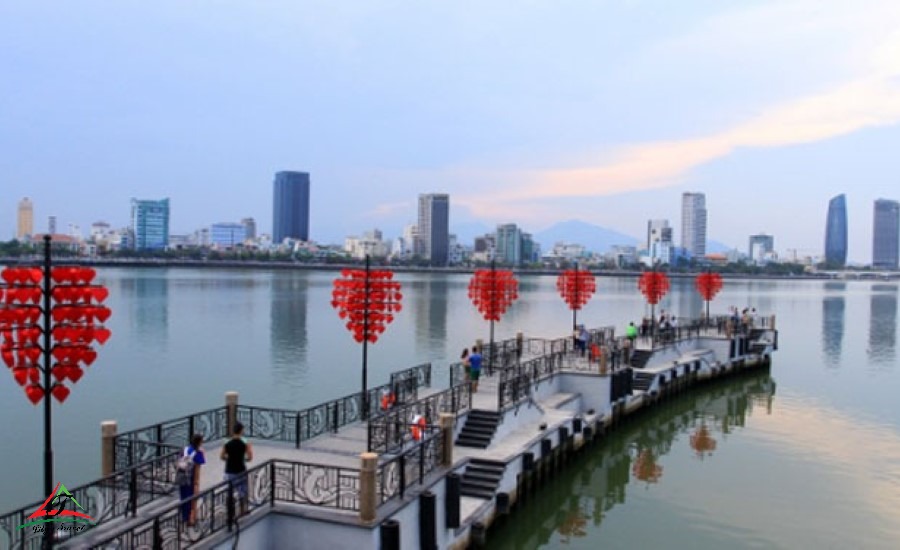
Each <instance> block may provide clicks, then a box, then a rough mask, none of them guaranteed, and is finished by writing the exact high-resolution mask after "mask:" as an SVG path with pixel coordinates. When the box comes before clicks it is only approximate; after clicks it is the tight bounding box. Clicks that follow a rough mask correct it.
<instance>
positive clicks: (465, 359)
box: [459, 346, 483, 392]
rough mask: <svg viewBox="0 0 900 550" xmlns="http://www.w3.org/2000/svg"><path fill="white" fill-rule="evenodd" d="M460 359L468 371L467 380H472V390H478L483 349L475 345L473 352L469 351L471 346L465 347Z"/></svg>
mask: <svg viewBox="0 0 900 550" xmlns="http://www.w3.org/2000/svg"><path fill="white" fill-rule="evenodd" d="M459 360H460V361H462V364H463V369H464V370H465V372H466V380H469V381H471V382H472V391H473V392H477V391H478V379H479V378H481V364H482V362H483V358H482V356H481V350H479V349H478V346H473V347H472V353H469V348H463V350H462V354H461V355H460V356H459Z"/></svg>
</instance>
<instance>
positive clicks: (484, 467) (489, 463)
mask: <svg viewBox="0 0 900 550" xmlns="http://www.w3.org/2000/svg"><path fill="white" fill-rule="evenodd" d="M504 471H506V464H504V463H503V462H495V461H493V460H481V459H477V458H473V459H472V460H471V461H470V462H469V465H468V466H467V467H466V471H465V472H464V473H463V475H462V479H461V480H460V484H459V494H460V495H462V496H465V497H475V498H483V499H487V500H490V499H492V498H494V493H496V492H497V486H498V485H500V480H501V479H502V478H503V472H504Z"/></svg>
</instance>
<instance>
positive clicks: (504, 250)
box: [496, 223, 522, 265]
mask: <svg viewBox="0 0 900 550" xmlns="http://www.w3.org/2000/svg"><path fill="white" fill-rule="evenodd" d="M496 247H497V252H496V258H497V261H498V262H500V263H503V264H509V265H519V264H521V263H522V230H521V229H519V227H518V226H516V224H514V223H505V224H502V225H498V226H497V237H496Z"/></svg>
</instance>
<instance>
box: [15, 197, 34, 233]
mask: <svg viewBox="0 0 900 550" xmlns="http://www.w3.org/2000/svg"><path fill="white" fill-rule="evenodd" d="M17 222H18V223H17V224H16V238H17V239H19V240H20V241H21V240H22V239H25V238H27V237H30V236H31V235H33V234H34V205H32V204H31V199H29V198H28V197H25V198H24V199H22V200H20V201H19V215H18V220H17Z"/></svg>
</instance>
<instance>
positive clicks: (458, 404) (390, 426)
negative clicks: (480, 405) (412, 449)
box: [367, 383, 472, 454]
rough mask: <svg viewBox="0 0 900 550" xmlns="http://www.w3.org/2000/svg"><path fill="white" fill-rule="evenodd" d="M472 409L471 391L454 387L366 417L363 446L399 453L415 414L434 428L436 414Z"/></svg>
mask: <svg viewBox="0 0 900 550" xmlns="http://www.w3.org/2000/svg"><path fill="white" fill-rule="evenodd" d="M471 406H472V392H471V387H470V386H469V384H468V383H462V384H458V385H456V386H454V387H452V388H449V389H447V390H444V391H442V392H440V393H436V394H433V395H430V396H428V397H425V398H423V399H419V400H417V401H415V402H412V403H408V404H405V405H396V406H394V407H392V408H391V409H389V410H387V411H384V412H382V413H380V414H378V415H376V416H373V417H371V418H369V430H368V432H369V433H368V442H367V447H368V450H369V451H370V452H376V453H381V454H385V453H397V452H401V451H402V450H403V449H404V448H406V447H407V446H408V444H409V443H410V442H411V441H412V440H413V436H412V430H411V429H410V427H411V426H410V425H411V424H412V420H413V418H414V417H416V416H417V415H419V416H422V417H423V418H424V419H425V422H426V424H427V425H429V426H435V425H437V423H438V420H439V418H440V413H442V412H446V413H453V414H454V415H459V414H460V413H462V412H465V411H467V410H469V409H470V408H471Z"/></svg>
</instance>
